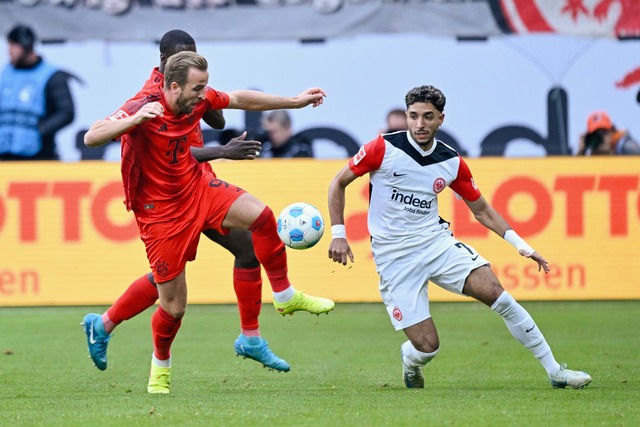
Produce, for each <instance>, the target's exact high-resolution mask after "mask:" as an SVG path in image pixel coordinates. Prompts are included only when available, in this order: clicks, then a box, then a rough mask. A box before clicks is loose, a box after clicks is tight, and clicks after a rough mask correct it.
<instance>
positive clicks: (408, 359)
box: [401, 340, 438, 368]
mask: <svg viewBox="0 0 640 427" xmlns="http://www.w3.org/2000/svg"><path fill="white" fill-rule="evenodd" d="M401 348H402V358H403V360H404V363H405V364H407V365H408V366H412V367H415V368H421V367H423V366H425V365H426V364H427V363H429V361H431V359H433V358H434V357H436V354H437V353H438V350H436V351H434V352H433V353H423V352H421V351H418V350H416V348H415V347H414V346H413V344H411V341H409V340H407V341H405V342H404V343H402V345H401Z"/></svg>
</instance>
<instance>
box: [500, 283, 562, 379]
mask: <svg viewBox="0 0 640 427" xmlns="http://www.w3.org/2000/svg"><path fill="white" fill-rule="evenodd" d="M491 309H492V310H493V311H495V312H496V313H498V314H499V315H500V316H502V319H504V323H506V325H507V328H508V329H509V332H511V335H513V337H514V338H515V339H517V340H518V341H519V342H520V343H521V344H522V345H524V346H525V347H526V348H528V349H529V351H530V352H531V353H532V354H533V355H534V356H535V358H536V359H538V360H539V361H540V363H541V364H542V366H543V367H544V369H545V370H546V371H547V374H552V373H555V372H557V371H558V369H559V368H560V365H559V364H558V362H556V360H555V358H554V357H553V353H552V352H551V348H550V347H549V344H547V341H546V340H545V339H544V336H543V335H542V332H540V330H539V329H538V326H537V325H536V324H535V322H534V321H533V319H532V318H531V316H530V315H529V313H528V312H527V310H525V309H524V308H523V307H522V306H521V305H520V304H518V303H517V302H516V300H515V299H513V297H512V296H511V294H509V292H507V291H504V292H503V293H502V294H501V295H500V296H499V297H498V299H497V300H496V302H494V303H493V305H492V306H491Z"/></svg>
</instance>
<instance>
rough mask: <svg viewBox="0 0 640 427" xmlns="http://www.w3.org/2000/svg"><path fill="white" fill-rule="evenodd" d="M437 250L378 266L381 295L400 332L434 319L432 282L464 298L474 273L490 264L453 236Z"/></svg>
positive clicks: (413, 254) (420, 252) (430, 249)
mask: <svg viewBox="0 0 640 427" xmlns="http://www.w3.org/2000/svg"><path fill="white" fill-rule="evenodd" d="M434 246H436V245H430V246H429V247H428V248H425V249H422V250H419V251H416V252H414V253H410V254H407V255H403V256H401V257H399V258H395V259H392V260H389V261H385V262H383V263H380V264H379V265H377V270H378V275H379V276H380V284H379V289H380V295H381V296H382V301H383V302H384V304H385V306H386V307H387V312H388V313H389V317H390V318H391V323H392V324H393V327H394V328H395V329H396V331H399V330H401V329H404V328H407V327H409V326H412V325H415V324H417V323H420V322H422V321H423V320H426V319H428V318H430V317H431V313H430V312H429V294H428V286H427V285H428V283H429V281H432V282H433V283H435V284H436V285H438V286H440V287H441V288H443V289H446V290H447V291H450V292H453V293H455V294H459V295H462V288H463V287H464V282H465V280H466V279H467V277H468V276H469V274H470V273H471V271H473V270H475V269H476V268H478V267H482V266H483V265H487V264H489V262H488V261H487V260H486V259H484V258H483V257H482V256H480V255H479V254H478V253H477V252H476V251H475V249H473V248H472V247H471V246H469V245H467V244H464V243H462V242H460V241H459V240H456V239H455V238H454V237H452V236H447V237H446V238H445V240H444V241H439V242H438V243H437V248H434ZM434 249H435V250H434Z"/></svg>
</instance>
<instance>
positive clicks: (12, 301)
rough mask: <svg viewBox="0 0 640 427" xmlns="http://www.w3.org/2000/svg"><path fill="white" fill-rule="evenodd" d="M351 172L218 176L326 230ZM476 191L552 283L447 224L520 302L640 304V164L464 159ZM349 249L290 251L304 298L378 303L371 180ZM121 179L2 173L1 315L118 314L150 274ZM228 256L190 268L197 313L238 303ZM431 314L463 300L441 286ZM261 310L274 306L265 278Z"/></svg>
mask: <svg viewBox="0 0 640 427" xmlns="http://www.w3.org/2000/svg"><path fill="white" fill-rule="evenodd" d="M344 163H345V162H344V161H317V160H313V159H299V160H298V159H296V160H263V161H252V162H215V163H213V166H214V169H215V170H216V173H217V174H218V176H220V177H221V178H223V179H225V180H228V181H230V182H233V183H234V184H237V185H239V186H241V187H242V188H244V189H246V190H248V191H249V192H251V193H253V194H255V195H256V196H258V197H259V198H261V199H262V200H264V201H265V202H266V203H267V204H269V205H270V206H271V208H272V209H273V210H274V212H279V211H280V210H281V209H282V208H284V206H286V205H288V204H289V203H292V202H296V201H306V202H309V203H311V204H313V205H315V206H316V207H318V208H319V209H320V211H321V212H322V214H323V216H324V217H325V219H326V220H327V221H328V211H327V201H326V200H327V189H328V185H329V182H330V181H331V179H332V178H333V176H335V174H336V173H337V172H338V171H339V170H340V169H341V168H342V166H343V165H344ZM468 163H469V166H470V168H471V170H472V172H473V174H474V177H475V180H476V182H477V184H478V187H479V188H480V190H481V191H482V193H483V195H484V197H485V198H487V200H489V202H490V203H491V204H492V205H493V206H494V207H495V208H496V209H497V210H498V211H499V212H501V213H502V214H503V215H504V217H505V218H506V219H507V220H508V221H509V222H510V223H511V225H512V226H513V227H514V228H515V229H516V230H517V231H518V232H519V234H520V235H521V236H522V237H523V238H525V239H526V240H527V242H528V243H529V244H531V246H533V247H534V248H535V249H536V250H538V251H539V252H540V253H541V254H543V255H544V256H545V257H546V258H547V259H548V260H549V262H550V266H551V272H550V273H548V274H544V273H541V272H538V271H537V268H536V264H535V263H533V262H532V261H531V260H528V259H525V258H523V257H521V256H520V255H518V253H517V252H516V250H515V249H514V248H513V247H512V246H511V245H509V244H508V243H507V242H505V241H504V240H503V239H502V238H500V237H498V236H496V235H494V234H493V233H491V232H489V231H488V230H486V229H485V228H483V227H482V226H480V225H479V224H478V223H477V222H475V221H474V220H473V218H472V216H471V214H470V212H469V210H468V209H467V207H466V205H465V204H464V202H462V201H460V200H457V199H456V198H455V197H454V195H453V192H451V191H450V190H445V191H443V192H442V193H440V197H439V205H440V213H441V215H442V216H443V217H444V218H446V219H448V220H450V221H451V222H452V224H453V232H454V234H455V235H456V237H457V238H459V239H460V240H461V241H463V242H465V243H467V244H469V245H471V246H473V247H474V248H475V249H476V250H477V251H478V252H480V253H481V254H482V255H483V256H484V257H485V258H487V259H488V260H489V261H490V262H491V264H492V268H493V269H494V271H495V272H496V274H497V275H498V277H499V278H500V280H501V282H502V285H503V286H504V287H505V288H506V289H508V290H509V291H510V292H512V293H513V294H514V295H515V296H516V297H517V298H518V299H521V300H587V299H639V298H640V287H638V286H637V285H636V282H637V278H638V277H639V276H640V263H638V260H637V253H638V251H637V247H638V242H639V241H640V175H639V173H638V171H639V170H640V158H637V157H633V158H622V157H610V158H598V159H595V158H594V159H592V158H579V159H576V158H566V157H565V158H545V159H511V160H506V159H485V158H479V159H468ZM347 191H348V192H347V210H346V213H345V219H346V227H347V236H348V239H349V242H350V243H351V246H352V249H353V252H354V254H355V257H356V261H355V263H354V264H352V265H351V264H349V266H346V267H345V266H342V265H340V264H336V263H333V262H331V261H330V260H329V258H328V254H327V248H328V245H329V239H330V236H329V235H328V234H329V233H328V232H327V235H326V236H324V238H323V239H322V240H321V241H320V242H319V243H318V244H317V245H316V246H314V247H313V248H311V249H308V250H302V251H295V250H289V251H288V254H289V268H290V277H291V280H292V281H293V283H294V284H295V286H296V287H297V288H298V289H302V290H305V291H307V292H309V293H312V294H315V295H323V296H327V297H331V298H334V299H335V300H337V301H338V302H359V301H365V302H375V301H380V297H379V294H378V288H377V286H378V278H377V275H376V272H375V266H374V264H373V260H372V258H371V252H370V249H369V235H368V232H367V225H366V215H367V213H366V212H367V206H368V180H367V179H366V178H361V179H359V180H356V181H355V182H354V183H353V184H352V185H350V186H349V187H348V189H347ZM122 199H123V197H122V186H121V183H120V178H119V165H118V164H116V163H104V162H90V161H87V162H82V163H72V164H63V163H35V162H33V163H19V164H12V163H3V164H2V168H0V306H17V305H85V304H110V303H112V302H113V301H114V300H115V298H117V297H118V296H119V295H120V294H121V293H122V292H123V291H124V289H126V287H127V286H128V285H129V284H130V283H131V282H132V281H133V280H135V279H136V278H138V277H140V276H142V275H143V274H145V273H147V272H148V271H149V266H148V263H147V260H146V256H145V250H144V247H143V244H142V242H141V241H140V239H139V238H138V232H137V228H136V226H135V223H134V219H133V215H132V214H131V213H128V212H126V210H125V208H124V205H123V204H122ZM232 268H233V259H232V256H231V255H230V254H229V253H227V252H226V251H224V250H223V249H222V248H220V247H219V246H217V245H215V244H213V243H212V242H210V241H209V240H208V239H206V238H205V237H203V238H202V239H201V240H200V245H199V248H198V256H197V259H196V260H195V261H194V262H191V263H189V264H188V265H187V278H188V283H189V301H190V302H191V303H232V302H234V301H235V295H234V293H233V285H232ZM429 289H430V290H429V292H430V295H431V298H432V299H433V300H434V301H450V300H456V301H457V300H463V298H461V297H457V296H454V295H452V294H450V293H447V292H445V291H443V290H441V289H440V288H438V287H437V286H435V285H430V288H429ZM263 296H264V300H265V301H271V292H270V288H269V285H268V281H267V279H266V277H265V284H264V289H263Z"/></svg>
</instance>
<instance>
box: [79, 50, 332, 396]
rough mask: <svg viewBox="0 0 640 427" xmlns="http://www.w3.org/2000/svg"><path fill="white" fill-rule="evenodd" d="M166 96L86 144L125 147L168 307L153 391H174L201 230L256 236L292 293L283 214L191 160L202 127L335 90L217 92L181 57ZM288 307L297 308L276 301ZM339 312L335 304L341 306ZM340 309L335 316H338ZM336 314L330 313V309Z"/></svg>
mask: <svg viewBox="0 0 640 427" xmlns="http://www.w3.org/2000/svg"><path fill="white" fill-rule="evenodd" d="M164 77H165V78H164V87H163V90H162V91H160V92H158V94H157V96H147V95H144V96H135V97H134V98H131V99H130V100H129V101H127V102H126V103H125V104H124V105H123V106H122V107H121V108H119V109H118V110H117V111H116V112H115V113H114V114H112V115H111V116H109V117H108V118H107V119H104V120H99V121H97V122H95V123H94V124H93V125H92V126H91V128H90V129H89V131H88V132H87V133H86V134H85V144H86V145H87V146H89V147H94V146H100V145H102V144H105V143H106V142H108V141H110V140H112V139H114V138H117V137H119V136H122V135H126V137H125V138H123V141H122V163H121V171H122V180H123V185H124V190H125V195H126V206H127V209H130V210H133V212H134V214H135V217H136V221H137V224H138V228H139V230H140V237H141V239H142V241H143V242H144V244H145V247H146V251H147V258H148V259H149V264H150V267H151V270H152V272H153V276H154V280H155V282H156V283H157V285H158V286H157V287H158V294H159V299H160V306H159V307H158V309H157V310H156V311H155V313H154V314H153V316H152V319H151V328H152V335H153V343H154V352H153V355H152V361H151V372H150V376H149V383H148V387H147V390H148V392H149V393H169V391H170V373H171V344H172V342H173V340H174V338H175V336H176V334H177V332H178V330H179V328H180V324H181V319H182V317H183V316H184V313H185V309H186V304H187V286H186V279H185V265H186V263H187V261H191V260H193V259H195V256H196V249H197V244H198V241H199V237H200V233H201V232H202V231H203V230H207V229H215V230H217V231H218V232H220V233H222V234H225V233H228V231H229V229H233V228H239V229H245V230H251V232H252V240H253V246H254V250H255V254H256V256H257V258H258V260H259V261H260V264H262V266H263V267H264V269H265V272H266V274H267V277H268V278H269V281H270V282H271V284H272V287H274V288H276V287H284V288H288V287H289V286H290V282H289V278H288V273H287V271H288V267H287V256H286V250H285V246H284V244H283V243H282V242H281V241H280V239H279V237H278V234H277V231H276V223H275V217H274V215H273V212H272V211H271V209H270V208H269V207H268V206H266V205H265V204H264V203H263V202H261V201H260V200H258V199H257V198H255V197H254V196H252V195H250V194H249V193H247V192H245V191H244V190H242V189H240V188H238V187H236V186H234V185H233V184H230V183H227V182H225V181H222V180H220V179H218V178H216V177H215V176H214V175H213V174H212V173H210V172H208V171H204V170H202V169H201V168H200V167H199V166H198V162H197V161H196V159H195V158H194V157H193V155H192V154H191V152H190V150H189V147H190V146H191V145H192V142H193V141H192V140H193V139H194V138H198V137H199V133H198V132H197V131H196V128H198V126H199V122H200V119H201V118H202V117H203V115H204V113H205V112H206V111H207V110H220V109H224V108H234V109H245V110H256V111H259V110H275V109H283V108H302V107H305V106H307V105H309V104H312V105H313V106H318V105H321V104H322V102H323V98H324V96H326V94H325V92H324V91H323V90H322V89H320V88H310V89H307V90H306V91H304V92H302V93H301V94H300V95H298V96H295V97H281V96H276V95H270V94H266V93H262V92H258V91H249V90H241V91H234V92H229V93H225V92H218V91H216V90H214V89H212V88H211V87H209V86H207V83H208V80H209V73H208V64H207V61H206V60H205V59H204V58H203V57H202V56H200V55H198V54H197V53H194V52H188V51H185V52H179V53H177V54H175V55H173V56H172V57H170V58H169V60H168V61H167V64H166V69H165V76H164ZM275 305H276V308H283V310H285V311H286V310H287V305H288V304H287V303H283V304H280V303H275ZM331 308H333V306H331ZM331 308H330V309H331ZM327 311H328V310H327Z"/></svg>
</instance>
